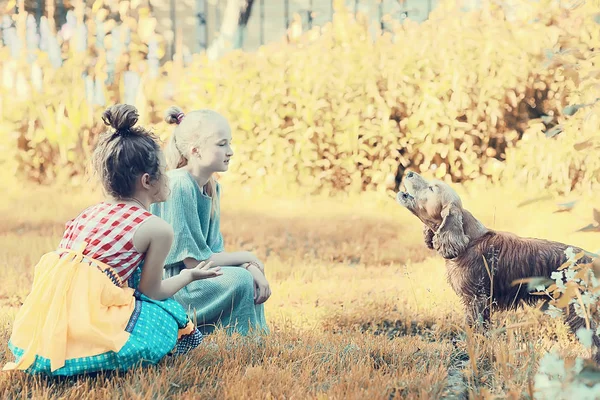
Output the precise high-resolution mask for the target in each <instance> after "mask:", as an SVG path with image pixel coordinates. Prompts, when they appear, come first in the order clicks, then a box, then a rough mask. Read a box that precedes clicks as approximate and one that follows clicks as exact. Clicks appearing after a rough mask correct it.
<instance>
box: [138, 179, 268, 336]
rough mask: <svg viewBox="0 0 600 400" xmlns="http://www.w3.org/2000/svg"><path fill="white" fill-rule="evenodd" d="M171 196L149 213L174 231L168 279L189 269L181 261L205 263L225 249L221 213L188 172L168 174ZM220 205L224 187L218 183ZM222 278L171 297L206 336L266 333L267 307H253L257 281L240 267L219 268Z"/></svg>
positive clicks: (192, 286) (193, 283)
mask: <svg viewBox="0 0 600 400" xmlns="http://www.w3.org/2000/svg"><path fill="white" fill-rule="evenodd" d="M167 174H168V176H169V185H170V188H171V194H170V196H169V199H168V200H167V201H165V202H162V203H157V204H153V205H152V206H151V209H150V211H151V212H152V213H153V214H154V215H157V216H159V217H160V218H162V219H164V220H165V221H167V222H168V223H169V224H171V226H172V227H173V230H174V232H175V238H174V241H173V246H172V247H171V251H170V252H169V255H168V256H167V260H166V261H165V264H166V265H165V273H164V277H165V278H169V277H171V276H175V275H177V274H179V273H180V272H181V270H182V269H184V268H185V266H184V265H183V260H184V259H186V258H193V259H196V260H206V259H208V258H209V257H210V256H211V255H212V254H214V253H220V252H222V251H224V250H223V235H222V234H221V230H220V214H219V213H218V212H217V213H215V215H211V207H212V198H211V197H210V196H208V195H206V194H204V192H203V191H202V190H201V189H200V187H199V186H198V184H197V183H196V181H195V180H194V178H193V177H192V175H191V174H190V173H189V172H187V171H186V170H184V169H175V170H172V171H169V172H168V173H167ZM217 196H218V199H219V200H220V196H221V186H220V185H219V184H218V183H217ZM221 267H222V268H221V271H222V272H223V275H221V276H218V277H215V278H210V279H203V280H199V281H195V282H192V283H190V284H189V285H187V286H186V287H184V288H183V289H181V290H180V291H179V292H177V293H176V294H175V295H174V296H173V298H174V299H175V300H176V301H177V302H178V303H179V304H181V305H182V306H183V307H184V308H185V309H186V310H187V313H188V316H189V317H190V318H191V319H192V321H194V322H195V323H196V326H197V327H198V329H200V331H201V332H202V333H204V334H209V333H211V332H213V331H214V329H215V328H216V327H223V328H224V329H226V331H227V332H228V333H233V332H237V333H239V334H242V335H247V334H248V333H250V332H251V331H257V332H260V333H268V332H269V329H268V326H267V322H266V320H265V312H264V305H263V304H260V305H256V304H254V279H253V278H252V275H251V274H250V272H248V271H247V270H246V269H244V268H241V267H239V266H221Z"/></svg>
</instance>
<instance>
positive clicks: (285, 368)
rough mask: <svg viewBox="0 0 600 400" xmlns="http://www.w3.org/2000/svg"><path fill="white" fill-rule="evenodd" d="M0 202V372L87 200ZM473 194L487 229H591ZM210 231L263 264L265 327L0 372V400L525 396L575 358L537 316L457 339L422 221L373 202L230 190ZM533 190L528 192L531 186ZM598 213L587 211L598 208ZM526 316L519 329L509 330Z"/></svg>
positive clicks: (543, 210)
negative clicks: (20, 316) (101, 362)
mask: <svg viewBox="0 0 600 400" xmlns="http://www.w3.org/2000/svg"><path fill="white" fill-rule="evenodd" d="M6 187H7V194H6V195H5V196H4V197H3V199H2V200H0V218H1V219H2V226H1V227H0V240H1V246H0V263H1V264H2V266H3V267H2V268H1V269H0V281H1V282H2V285H1V287H0V364H2V365H3V364H4V363H5V362H7V361H10V360H12V355H11V354H10V353H8V349H7V346H6V343H7V341H8V338H9V335H10V329H11V323H12V319H13V318H14V314H15V312H16V307H18V305H19V304H20V302H21V301H22V300H23V298H24V296H26V295H27V292H28V290H29V286H30V284H31V280H32V268H33V265H34V264H35V262H36V261H37V259H38V257H39V256H40V255H41V254H43V253H44V252H46V251H48V250H50V249H52V248H53V247H54V246H56V245H57V243H58V240H59V238H60V235H61V233H62V227H63V224H64V222H65V221H66V220H67V219H68V218H70V217H72V216H74V215H75V214H76V212H78V211H79V210H80V209H81V208H83V207H84V206H86V205H88V204H91V203H93V202H94V201H95V200H97V199H98V197H99V196H98V194H97V193H91V194H90V193H83V192H81V193H79V192H76V193H73V192H69V193H66V192H64V191H61V190H58V189H57V188H32V187H28V188H22V187H17V186H16V185H13V184H8V185H7V186H6ZM510 189H514V188H511V187H510V185H508V184H507V185H505V187H503V188H495V189H494V188H482V187H478V188H477V187H475V186H473V187H472V188H471V189H470V190H469V191H468V192H467V191H465V190H463V191H462V194H463V196H464V203H465V206H466V207H467V208H469V209H470V210H471V211H473V212H474V213H475V215H477V216H478V217H479V218H480V219H481V220H482V221H483V222H484V223H485V224H487V225H488V226H490V227H495V228H497V229H505V230H511V231H513V232H515V233H518V234H522V235H530V236H539V237H545V238H550V239H558V240H562V241H566V242H569V243H572V244H575V245H579V246H583V247H585V248H587V249H589V250H591V251H596V250H598V249H599V248H600V243H599V242H600V241H599V240H598V239H600V237H599V234H598V233H574V230H575V229H577V228H579V227H581V226H584V225H587V224H588V223H590V222H591V215H592V213H591V210H592V206H594V204H593V202H592V201H591V200H590V199H581V201H580V203H578V205H577V206H576V207H575V209H574V210H573V211H572V212H570V213H553V211H554V208H555V204H556V203H557V202H560V201H564V200H569V199H546V200H543V201H540V202H537V203H535V204H531V205H528V206H524V207H517V204H518V203H519V202H521V201H523V200H525V199H527V198H529V197H532V196H531V194H529V193H525V192H523V191H522V190H521V189H519V190H521V191H515V192H512V194H511V192H510ZM225 194H226V198H225V199H224V200H223V206H222V209H223V217H222V219H223V226H222V228H223V233H224V236H225V238H226V242H227V247H228V248H230V249H242V248H244V249H251V250H253V251H256V252H257V253H258V254H259V255H260V256H261V257H262V258H263V259H264V260H266V265H267V268H268V277H269V279H270V282H271V285H272V289H273V296H272V297H271V299H270V300H269V301H268V302H267V304H266V306H267V318H268V321H269V323H270V326H271V329H272V334H271V335H270V336H268V337H266V338H264V339H263V340H257V339H255V338H254V339H252V338H250V339H244V338H240V337H235V336H234V337H227V336H226V335H223V334H222V333H217V334H215V335H213V336H211V337H209V338H208V339H207V343H216V344H217V346H216V347H215V346H204V347H202V348H200V349H198V350H196V351H194V352H193V354H192V355H190V356H188V357H186V358H181V359H178V360H167V361H165V362H163V363H162V364H160V365H159V366H157V367H155V368H147V369H144V370H136V371H131V372H129V373H126V374H124V375H122V376H108V377H106V376H100V377H96V378H85V379H78V380H67V381H50V380H44V379H40V378H30V377H26V376H23V375H22V374H20V373H1V374H0V398H36V399H47V398H59V397H60V398H64V399H81V398H92V399H101V398H102V399H104V398H111V399H112V398H128V399H129V398H133V399H146V398H152V399H154V398H161V399H163V398H190V399H191V398H344V399H347V398H374V399H388V398H409V399H411V398H424V399H429V398H440V397H444V396H450V395H451V391H452V390H454V389H456V390H457V391H458V392H461V391H463V392H466V393H467V394H468V395H469V396H470V397H471V398H492V397H501V398H523V397H525V398H527V397H528V396H530V395H531V394H532V391H533V388H532V386H531V385H532V377H533V374H534V373H535V370H536V363H537V361H538V359H539V357H540V355H541V354H543V353H544V352H545V351H547V350H549V349H551V348H557V349H559V350H560V352H561V353H562V354H563V355H565V356H575V355H578V354H582V349H581V347H580V346H579V345H578V344H577V343H576V342H575V340H573V338H571V337H570V336H569V334H568V331H567V329H566V328H565V326H564V325H563V324H562V322H560V321H556V320H551V319H549V318H548V317H544V316H542V315H540V313H538V312H536V311H535V310H523V311H519V312H516V313H503V314H500V315H495V316H494V323H495V324H496V326H497V327H498V328H503V327H508V328H507V329H498V330H496V331H493V332H491V333H490V334H489V335H488V336H487V337H481V336H477V335H472V334H470V333H469V332H465V329H464V327H463V324H462V321H463V319H462V310H461V307H460V304H459V302H458V299H457V297H456V296H455V294H454V293H453V292H452V291H451V289H450V288H449V286H448V285H447V284H446V281H445V276H444V266H443V261H442V260H441V258H439V257H437V256H435V254H433V253H432V252H430V251H429V250H427V249H426V248H425V247H424V245H422V243H421V227H420V225H419V224H418V223H417V221H416V220H415V219H414V217H412V216H411V215H409V214H408V212H406V211H405V210H403V209H401V208H400V207H399V206H396V204H395V203H394V202H393V201H392V200H391V199H387V198H375V197H368V196H364V197H362V198H352V199H348V198H335V199H311V200H306V201H301V200H299V199H283V198H265V197H264V196H263V197H261V196H253V195H252V194H251V193H248V192H244V193H242V192H240V193H235V191H234V190H233V189H231V187H228V188H227V190H226V192H225ZM537 195H538V196H539V193H537ZM596 206H597V205H596ZM528 321H534V324H533V325H527V324H525V325H522V326H519V325H517V324H519V323H523V322H528Z"/></svg>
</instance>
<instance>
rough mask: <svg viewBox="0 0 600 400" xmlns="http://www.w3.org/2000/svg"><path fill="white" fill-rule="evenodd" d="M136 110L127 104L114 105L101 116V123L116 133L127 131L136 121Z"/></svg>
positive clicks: (137, 116) (137, 115)
mask: <svg viewBox="0 0 600 400" xmlns="http://www.w3.org/2000/svg"><path fill="white" fill-rule="evenodd" d="M138 118H139V114H138V110H137V109H136V108H135V107H134V106H131V105H129V104H115V105H114V106H110V107H108V108H107V109H106V111H104V113H103V114H102V121H104V123H105V124H106V125H108V126H110V127H112V128H113V129H114V130H115V131H117V132H127V131H129V130H130V129H131V128H132V127H133V126H134V125H135V124H136V123H137V121H138Z"/></svg>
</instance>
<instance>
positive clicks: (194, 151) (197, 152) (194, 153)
mask: <svg viewBox="0 0 600 400" xmlns="http://www.w3.org/2000/svg"><path fill="white" fill-rule="evenodd" d="M190 154H191V155H192V156H194V157H198V158H202V157H201V156H200V150H199V149H198V148H197V147H196V146H194V147H192V149H191V150H190Z"/></svg>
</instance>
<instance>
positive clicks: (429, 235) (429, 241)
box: [423, 225, 435, 250]
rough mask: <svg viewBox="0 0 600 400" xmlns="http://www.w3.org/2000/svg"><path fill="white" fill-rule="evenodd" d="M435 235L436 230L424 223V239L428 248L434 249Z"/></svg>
mask: <svg viewBox="0 0 600 400" xmlns="http://www.w3.org/2000/svg"><path fill="white" fill-rule="evenodd" d="M433 235H435V232H433V231H432V230H431V228H430V227H429V226H427V225H423V239H425V245H426V246H427V248H428V249H432V250H433Z"/></svg>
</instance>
